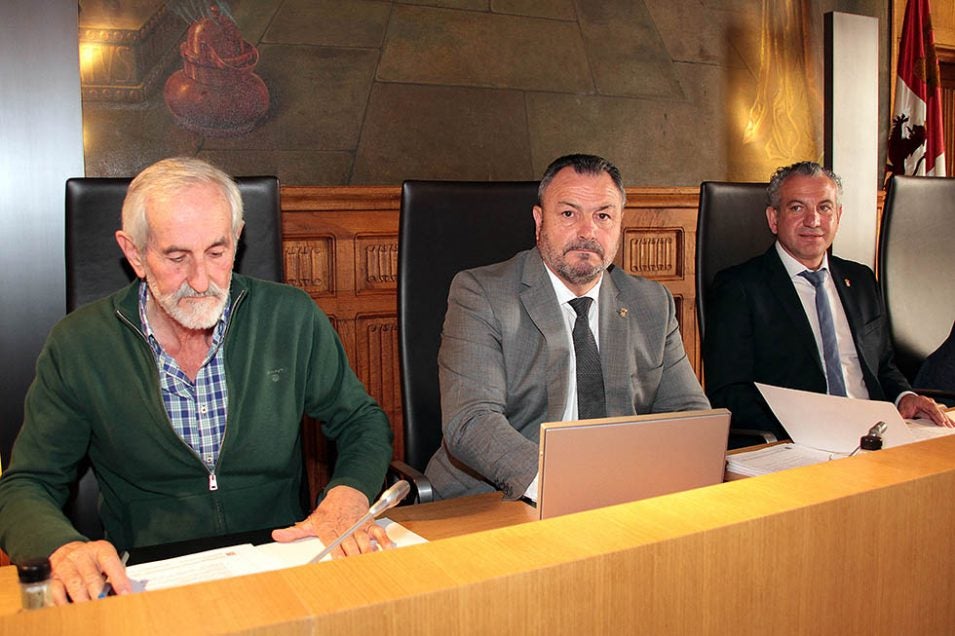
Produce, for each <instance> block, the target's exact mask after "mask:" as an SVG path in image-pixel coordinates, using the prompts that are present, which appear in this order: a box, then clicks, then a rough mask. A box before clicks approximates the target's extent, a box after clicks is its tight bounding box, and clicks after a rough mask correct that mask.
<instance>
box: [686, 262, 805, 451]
mask: <svg viewBox="0 0 955 636" xmlns="http://www.w3.org/2000/svg"><path fill="white" fill-rule="evenodd" d="M709 300H710V302H709V307H708V309H707V313H708V315H707V318H706V330H705V335H704V340H703V370H704V376H703V378H704V383H705V386H706V393H707V395H708V396H709V398H710V401H711V402H712V403H713V406H714V407H723V408H727V409H729V410H730V412H731V413H732V414H733V427H734V428H748V429H761V430H767V429H768V430H771V431H773V432H775V433H776V436H777V437H779V438H780V439H783V438H785V437H787V435H786V434H785V432H784V431H783V429H782V426H781V425H780V424H779V421H778V420H777V419H776V417H775V416H774V415H773V413H772V411H771V410H770V408H769V406H768V405H767V404H766V401H765V400H764V399H763V397H762V395H760V393H759V390H758V389H757V388H756V385H755V384H754V382H755V380H756V369H755V364H756V363H755V360H756V352H755V346H756V343H755V338H754V335H753V334H754V325H753V316H752V313H751V309H750V307H751V302H750V299H749V298H748V295H747V292H746V287H745V285H743V284H742V282H740V281H739V280H738V279H736V278H734V277H732V276H728V275H726V272H720V273H719V274H717V276H716V279H715V281H714V284H713V289H712V291H711V296H710V299H709Z"/></svg>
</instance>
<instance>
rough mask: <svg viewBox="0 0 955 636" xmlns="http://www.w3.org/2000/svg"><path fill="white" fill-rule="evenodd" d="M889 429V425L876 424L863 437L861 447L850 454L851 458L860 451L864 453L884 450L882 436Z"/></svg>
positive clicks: (879, 422)
mask: <svg viewBox="0 0 955 636" xmlns="http://www.w3.org/2000/svg"><path fill="white" fill-rule="evenodd" d="M886 428H888V425H887V424H886V423H885V422H883V421H881V420H880V421H878V422H876V423H875V424H874V425H873V426H872V428H870V429H869V432H868V433H866V434H865V435H863V436H862V438H861V439H860V440H859V445H858V446H857V447H856V449H855V450H854V451H852V452H851V453H849V457H852V456H853V455H855V454H856V453H858V452H859V451H860V450H864V451H876V450H880V449H881V448H882V434H883V433H885V429H886Z"/></svg>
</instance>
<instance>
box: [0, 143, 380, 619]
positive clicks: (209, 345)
mask: <svg viewBox="0 0 955 636" xmlns="http://www.w3.org/2000/svg"><path fill="white" fill-rule="evenodd" d="M122 216H123V218H122V229H121V230H119V231H117V232H116V240H117V242H118V243H119V247H120V248H121V249H122V251H123V254H124V255H125V256H126V259H127V260H128V261H129V263H130V265H132V267H133V269H134V271H135V272H136V275H137V276H138V280H137V281H134V282H133V283H132V284H131V285H130V286H129V287H127V288H125V289H123V290H120V291H118V292H116V293H115V294H113V295H111V296H109V297H107V298H104V299H101V300H98V301H96V302H93V303H91V304H89V305H86V306H84V307H81V308H79V309H77V310H76V311H74V312H73V313H71V314H70V315H69V316H67V317H66V318H64V319H63V320H62V321H61V322H60V323H59V324H57V325H56V326H55V327H54V328H53V330H52V332H51V333H50V336H49V338H48V340H47V342H46V344H45V345H44V348H43V350H42V352H41V354H40V357H39V359H38V361H37V373H36V378H35V380H34V382H33V384H32V385H31V387H30V390H29V392H28V393H27V398H26V402H25V407H24V423H23V427H22V429H21V431H20V434H19V436H18V438H17V441H16V443H15V446H14V449H13V455H12V461H11V463H10V466H9V468H8V470H7V471H6V472H5V473H4V474H3V476H2V478H0V546H2V548H3V549H4V550H5V551H6V552H7V553H8V554H9V555H10V556H11V558H13V559H14V560H15V561H16V560H19V559H24V558H30V557H44V556H49V558H50V561H51V564H52V566H53V595H54V600H55V601H56V602H57V603H66V602H69V601H85V600H88V599H90V598H96V597H97V596H98V595H99V594H100V592H101V591H102V590H103V589H104V587H105V585H106V580H107V579H108V580H109V583H110V584H111V586H112V588H113V589H114V590H115V591H116V592H117V593H119V594H126V593H129V592H130V591H131V584H130V581H129V580H128V578H127V576H126V573H125V568H124V566H123V563H122V561H121V559H120V557H119V555H118V551H120V550H129V549H130V548H135V547H140V546H146V545H156V544H162V543H170V542H176V541H184V540H188V539H194V538H200V537H208V536H218V535H226V534H232V533H238V532H245V531H250V530H261V529H268V528H277V529H276V530H274V532H273V535H272V536H273V538H274V539H275V540H277V541H292V540H295V539H298V538H301V537H305V536H318V537H319V538H321V539H322V540H323V541H325V543H330V542H331V541H332V540H333V539H334V538H336V537H337V536H338V535H339V534H341V533H342V532H344V531H345V530H346V529H348V528H349V527H350V526H352V525H353V524H354V523H355V522H356V521H357V520H358V519H359V518H361V517H362V515H363V514H364V513H365V512H367V511H368V506H369V501H370V500H371V499H373V498H374V496H375V495H376V493H377V491H378V490H379V489H380V487H381V485H382V483H383V478H384V474H385V470H386V469H387V465H388V462H389V460H390V458H391V453H392V449H391V429H390V428H389V426H388V422H387V419H386V417H385V415H384V413H383V412H382V410H381V408H380V407H379V406H378V404H377V403H376V402H375V401H374V400H373V399H372V398H371V397H370V396H369V395H368V394H367V392H366V391H365V389H364V387H363V386H362V384H361V382H360V381H359V380H358V378H357V377H356V376H355V374H354V373H353V371H352V370H351V368H350V366H349V364H348V360H347V359H346V357H345V352H344V349H343V348H342V345H341V342H340V341H339V339H338V337H337V335H336V334H335V332H334V330H333V329H332V327H331V324H330V323H329V321H328V318H327V317H326V316H325V314H324V313H322V312H321V310H320V309H319V308H318V307H317V306H316V305H315V303H314V302H313V301H312V300H311V298H310V297H309V296H308V295H307V294H306V293H305V292H303V291H302V290H299V289H296V288H294V287H290V286H288V285H281V284H278V283H272V282H266V281H260V280H255V279H253V278H249V277H246V276H241V275H239V274H233V272H232V268H233V264H234V260H235V253H236V247H237V244H238V240H239V236H240V234H241V232H242V228H243V219H242V199H241V197H240V195H239V191H238V188H237V187H236V185H235V183H234V182H233V181H232V179H230V178H229V177H228V175H226V174H225V173H223V172H222V171H220V170H218V169H217V168H215V167H213V166H211V165H209V164H207V163H205V162H203V161H199V160H197V159H190V158H175V159H166V160H163V161H160V162H158V163H156V164H154V165H152V166H150V167H148V168H147V169H146V170H144V171H143V172H141V173H140V174H139V175H138V176H137V177H136V178H135V179H134V180H133V181H132V183H131V184H130V188H129V191H128V193H127V196H126V199H125V201H124V203H123V214H122ZM303 414H308V415H309V416H311V417H312V418H315V419H316V420H319V421H321V422H322V424H323V431H324V433H325V434H326V435H327V436H328V437H329V438H330V439H332V440H334V441H335V442H336V445H337V450H338V459H337V462H336V465H335V470H334V474H333V475H332V479H331V481H330V482H329V484H328V485H327V486H326V488H325V490H324V492H323V496H322V498H321V503H320V504H319V505H318V507H317V508H315V509H314V510H312V509H311V505H310V502H308V501H307V493H306V489H305V488H304V484H303V472H304V471H303V465H302V462H303V459H302V438H301V431H300V429H301V426H300V424H301V420H302V416H303ZM85 462H89V464H90V465H91V466H92V468H93V470H94V473H95V475H96V478H97V481H98V482H99V486H100V492H101V495H102V499H101V505H100V516H101V519H102V521H103V525H104V527H105V529H106V540H100V541H91V540H89V539H88V538H87V537H85V536H83V535H82V534H80V533H79V532H78V531H77V530H76V529H75V528H74V527H73V526H72V525H71V524H70V522H69V520H68V519H67V518H66V517H65V515H64V514H63V512H62V508H63V505H64V503H65V502H66V500H67V498H68V494H69V487H70V485H71V484H72V483H73V482H74V481H75V480H76V477H77V474H78V471H79V469H80V467H81V466H83V465H84V464H85ZM372 539H374V540H375V541H372ZM375 542H377V543H380V544H381V545H383V546H386V547H387V546H390V541H389V540H388V538H387V536H386V535H384V533H383V532H382V531H381V530H380V528H378V527H377V526H375V525H374V524H369V525H367V526H366V527H365V528H364V530H363V531H362V532H359V533H356V535H355V536H354V537H352V538H349V539H348V540H346V541H344V542H343V543H342V545H341V546H340V547H339V548H338V552H337V554H339V555H341V554H345V555H349V554H357V553H361V552H366V551H368V550H370V549H372V547H373V545H374V543H375Z"/></svg>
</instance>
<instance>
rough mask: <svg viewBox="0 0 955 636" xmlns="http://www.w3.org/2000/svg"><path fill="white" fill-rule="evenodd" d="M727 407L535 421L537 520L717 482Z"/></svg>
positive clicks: (727, 421) (722, 467)
mask: <svg viewBox="0 0 955 636" xmlns="http://www.w3.org/2000/svg"><path fill="white" fill-rule="evenodd" d="M729 425H730V412H729V411H728V410H726V409H713V410H708V411H684V412H679V413H654V414H650V415H635V416H627V417H608V418H603V419H597V420H581V421H576V422H550V423H545V424H541V435H540V464H539V466H540V476H539V479H538V483H537V514H538V517H539V518H541V519H547V518H550V517H556V516H558V515H564V514H569V513H571V512H579V511H581V510H590V509H592V508H600V507H603V506H610V505H613V504H618V503H624V502H628V501H636V500H638V499H644V498H647V497H655V496H657V495H665V494H668V493H672V492H678V491H680V490H689V489H690V488H698V487H700V486H709V485H711V484H718V483H720V482H722V481H723V473H724V470H725V465H726V441H727V436H728V435H729Z"/></svg>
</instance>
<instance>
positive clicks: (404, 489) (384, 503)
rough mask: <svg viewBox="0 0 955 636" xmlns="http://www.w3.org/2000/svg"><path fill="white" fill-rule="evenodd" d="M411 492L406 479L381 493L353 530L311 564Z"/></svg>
mask: <svg viewBox="0 0 955 636" xmlns="http://www.w3.org/2000/svg"><path fill="white" fill-rule="evenodd" d="M409 492H411V486H410V485H409V484H408V482H407V481H405V480H404V479H402V480H400V481H397V482H395V484H394V485H393V486H392V487H391V488H389V489H388V490H386V491H385V492H383V493H381V496H380V497H378V501H376V502H375V503H373V504H372V505H371V507H370V508H368V512H366V513H365V514H363V515H362V517H361V519H359V520H358V521H356V522H355V525H353V526H352V527H351V528H349V529H348V530H346V531H345V532H343V533H342V534H340V535H339V536H338V538H337V539H335V540H334V541H332V542H331V543H329V544H328V545H327V546H325V549H324V550H322V551H321V552H319V553H318V556H316V557H315V558H314V559H312V560H311V561H309V563H318V562H319V561H321V560H322V559H324V558H325V557H326V556H327V555H328V554H330V553H331V551H332V550H334V549H335V548H337V547H338V546H339V545H341V542H342V541H344V540H345V539H347V538H348V537H350V536H352V535H353V534H355V533H356V532H357V531H358V529H359V528H361V527H362V526H364V525H365V524H366V523H368V522H369V521H371V520H372V519H374V518H375V517H377V516H378V515H380V514H381V513H383V512H384V511H385V510H388V509H390V508H394V507H395V506H396V505H398V502H399V501H401V500H402V499H404V498H405V497H407V496H408V493H409Z"/></svg>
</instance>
